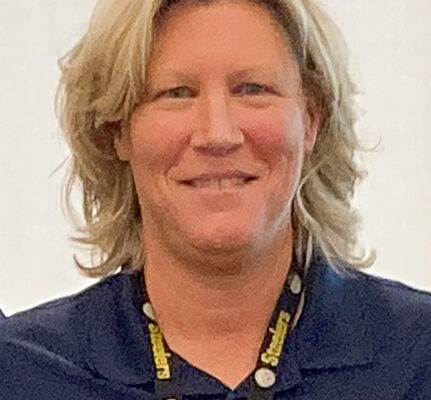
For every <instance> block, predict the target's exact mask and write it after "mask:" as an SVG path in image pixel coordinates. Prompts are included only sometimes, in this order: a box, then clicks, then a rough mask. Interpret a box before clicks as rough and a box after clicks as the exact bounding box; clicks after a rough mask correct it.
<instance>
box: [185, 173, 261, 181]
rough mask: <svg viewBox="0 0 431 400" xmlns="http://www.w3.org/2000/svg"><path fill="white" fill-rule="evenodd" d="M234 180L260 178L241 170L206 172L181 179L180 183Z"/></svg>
mask: <svg viewBox="0 0 431 400" xmlns="http://www.w3.org/2000/svg"><path fill="white" fill-rule="evenodd" d="M232 178H240V179H244V180H245V181H246V182H248V181H250V180H255V179H258V178H259V177H258V176H257V175H256V174H253V173H249V172H245V171H241V170H228V171H221V172H205V173H202V174H199V175H193V176H190V177H187V178H185V179H181V180H179V182H180V183H185V184H190V183H192V181H194V180H211V179H219V180H221V179H232Z"/></svg>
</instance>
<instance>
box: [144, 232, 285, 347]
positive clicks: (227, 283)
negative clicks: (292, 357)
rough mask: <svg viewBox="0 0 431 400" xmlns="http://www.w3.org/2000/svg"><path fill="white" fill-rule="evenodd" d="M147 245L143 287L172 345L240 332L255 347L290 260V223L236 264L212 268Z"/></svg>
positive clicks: (234, 337)
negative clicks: (268, 244) (186, 262)
mask: <svg viewBox="0 0 431 400" xmlns="http://www.w3.org/2000/svg"><path fill="white" fill-rule="evenodd" d="M147 248H150V249H151V250H152V251H150V252H148V253H147V258H146V263H145V265H144V271H143V273H144V276H145V282H146V288H147V292H148V295H149V298H150V301H151V303H152V306H153V309H154V312H155V315H156V318H157V322H158V324H159V325H160V328H161V330H162V332H163V334H164V336H165V339H166V340H167V342H168V344H169V345H170V347H171V348H174V346H173V344H174V343H177V344H178V346H180V345H181V344H180V341H181V340H182V341H186V342H188V343H192V342H194V343H199V342H203V343H205V342H208V339H209V338H210V339H211V342H212V343H219V344H222V343H224V344H226V343H229V342H233V341H238V338H241V339H242V340H247V341H248V342H249V343H250V345H251V344H252V343H254V344H255V345H256V346H257V345H258V346H259V347H260V343H261V341H262V340H263V336H264V334H265V331H266V328H267V325H268V323H269V319H270V317H271V315H272V312H273V310H274V308H275V306H276V303H277V300H278V297H279V295H280V292H281V290H282V288H283V283H284V281H285V279H286V276H287V273H288V270H289V266H290V263H291V259H292V231H291V227H289V229H288V230H287V231H286V232H284V233H283V234H282V235H279V238H278V239H277V240H276V241H275V243H273V244H272V246H271V247H270V248H267V249H261V250H260V251H259V252H258V254H254V255H253V257H248V258H246V257H244V258H242V259H239V258H238V259H236V267H235V268H233V267H232V266H229V267H226V265H224V266H221V267H220V265H219V268H218V269H217V272H215V270H214V269H212V270H209V268H208V267H207V270H206V271H204V270H202V268H195V269H194V268H191V267H190V265H184V263H182V262H179V261H178V260H176V259H174V258H172V257H170V256H169V255H168V254H167V253H166V252H163V251H155V249H156V246H155V243H151V246H148V247H147ZM202 265H203V264H202ZM207 265H209V264H207ZM223 271H229V273H223ZM232 271H235V272H234V273H233V272H232Z"/></svg>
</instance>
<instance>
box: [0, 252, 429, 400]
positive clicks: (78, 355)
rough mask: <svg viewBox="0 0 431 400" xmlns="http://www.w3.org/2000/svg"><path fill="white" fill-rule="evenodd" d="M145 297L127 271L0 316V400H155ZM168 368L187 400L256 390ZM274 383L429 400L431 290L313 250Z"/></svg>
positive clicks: (186, 368) (329, 397)
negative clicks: (338, 265)
mask: <svg viewBox="0 0 431 400" xmlns="http://www.w3.org/2000/svg"><path fill="white" fill-rule="evenodd" d="M143 298H144V297H143V293H142V290H141V288H140V275H139V272H122V273H120V274H117V275H114V276H111V277H109V278H106V279H104V280H102V281H100V282H99V283H97V284H96V285H94V286H91V287H89V288H87V289H85V290H84V291H82V292H80V293H78V294H75V295H73V296H69V297H64V298H61V299H58V300H55V301H51V302H48V303H45V304H42V305H40V306H38V307H36V308H33V309H31V310H26V311H24V312H21V313H18V314H15V315H13V316H11V317H9V318H7V319H5V320H3V321H2V322H1V323H0V399H4V400H15V399H16V400H18V399H19V400H30V399H31V400H34V399H48V400H68V399H71V400H72V399H73V400H81V399H82V400H84V399H85V400H88V399H94V400H123V399H124V400H138V399H139V400H145V399H154V398H155V397H154V379H155V368H154V365H153V360H152V351H151V345H150V338H149V334H148V330H147V323H148V321H147V319H146V317H145V316H144V315H143V313H142V303H143ZM283 299H284V297H283V293H282V294H281V296H280V299H279V304H280V305H281V306H282V305H283V304H282V303H283V301H284V300H283ZM179 312H180V311H179ZM171 361H172V366H173V368H172V370H173V374H174V376H175V378H177V379H176V387H178V388H179V390H180V392H181V396H180V397H181V398H182V399H185V400H193V399H204V400H205V399H229V400H234V399H238V400H239V399H246V398H247V392H248V388H249V387H251V385H255V384H256V383H255V382H254V377H253V374H251V375H250V376H249V377H248V378H247V379H246V380H245V381H244V382H243V383H242V384H241V385H239V386H238V387H237V388H236V389H235V390H230V389H229V388H228V387H226V386H225V385H223V384H222V383H221V382H220V381H218V380H217V379H216V378H214V377H212V376H211V375H209V374H207V373H206V372H204V371H202V370H199V369H198V368H195V367H194V366H192V365H191V364H189V363H188V362H187V361H186V360H184V359H182V358H181V357H180V356H178V355H176V354H175V353H174V354H173V355H172V357H171ZM273 388H274V391H275V396H274V399H301V400H334V399H337V400H338V399H342V400H358V399H367V400H377V399H379V400H398V399H403V400H410V399H411V400H422V399H423V400H425V399H427V400H429V399H431V295H430V294H429V293H425V292H421V291H419V290H415V289H412V288H409V287H407V286H405V285H402V284H400V283H396V282H392V281H388V280H383V279H380V278H376V277H371V276H368V275H365V274H364V273H362V272H359V271H352V273H351V275H350V276H347V275H346V276H344V275H339V274H337V273H335V272H334V271H333V270H332V269H331V268H330V267H329V266H328V264H327V263H326V261H325V259H324V258H323V257H321V255H320V254H319V253H318V252H314V255H313V259H312V262H311V266H310V270H309V273H308V275H307V282H306V298H305V306H304V310H303V313H302V316H301V318H300V320H299V322H298V324H297V326H296V327H295V329H294V331H293V332H292V333H291V335H290V336H289V337H288V338H287V339H286V343H285V346H284V352H283V354H282V355H281V358H280V364H279V368H278V374H277V379H276V382H275V384H274V387H273Z"/></svg>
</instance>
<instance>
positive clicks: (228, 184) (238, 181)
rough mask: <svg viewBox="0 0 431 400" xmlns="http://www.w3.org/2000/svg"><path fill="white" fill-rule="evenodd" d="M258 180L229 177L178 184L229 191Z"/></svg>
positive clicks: (199, 179)
mask: <svg viewBox="0 0 431 400" xmlns="http://www.w3.org/2000/svg"><path fill="white" fill-rule="evenodd" d="M257 179H258V178H257V177H255V176H231V177H213V178H196V179H189V180H184V181H181V182H180V183H181V184H183V185H186V186H189V187H192V188H213V189H230V188H240V187H244V186H247V185H251V184H252V183H253V182H255V181H256V180H257Z"/></svg>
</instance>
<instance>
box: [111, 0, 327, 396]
mask: <svg viewBox="0 0 431 400" xmlns="http://www.w3.org/2000/svg"><path fill="white" fill-rule="evenodd" d="M227 27H229V29H227ZM150 60H151V62H150V66H149V71H148V76H147V79H148V81H147V82H148V98H147V101H145V103H144V104H142V105H141V106H140V107H138V108H137V109H136V110H135V112H134V113H133V115H132V118H131V121H130V128H129V129H128V130H124V131H122V132H120V133H119V134H118V135H116V137H115V140H114V143H115V148H116V151H117V154H118V156H119V158H120V159H121V160H123V161H128V162H129V163H130V165H131V168H132V173H133V176H134V180H135V185H136V189H137V192H138V197H139V202H140V205H141V212H142V218H143V226H144V229H143V232H142V239H143V240H144V243H145V246H146V252H147V259H146V263H145V266H144V267H143V273H144V276H145V281H146V285H147V290H148V294H149V297H150V299H151V302H152V305H153V308H154V311H155V314H156V317H157V320H158V323H159V325H160V327H161V329H162V332H163V334H164V336H165V339H166V341H167V343H168V344H169V346H170V348H171V349H172V350H173V351H175V352H176V353H177V354H179V355H181V356H182V357H183V358H184V359H186V360H187V361H189V362H190V363H191V364H193V365H195V366H196V367H198V368H200V369H202V370H203V371H206V372H208V373H210V374H211V375H213V376H215V377H217V378H218V379H219V380H221V381H222V382H223V383H225V384H226V385H227V386H229V387H231V388H234V387H236V386H237V385H238V384H239V383H240V382H241V381H242V380H243V379H244V378H246V377H247V375H248V374H249V373H250V372H252V370H253V369H254V366H255V363H256V360H257V357H258V351H259V348H260V345H261V342H262V340H263V336H264V334H265V331H266V328H267V325H268V322H269V318H270V316H271V313H272V311H273V309H274V307H275V305H276V302H277V299H278V297H279V294H280V292H281V289H282V285H283V283H284V280H285V278H286V274H287V273H288V269H289V265H290V261H291V254H292V228H291V203H292V199H293V196H294V193H295V190H296V187H297V185H298V182H299V178H300V174H301V169H302V163H303V158H304V154H305V153H306V152H309V151H311V150H312V147H313V145H314V142H315V138H316V132H317V128H318V122H319V118H318V116H317V115H316V114H315V113H314V112H313V111H312V110H310V107H308V106H307V102H306V101H305V99H304V97H303V94H302V89H301V81H300V76H299V73H298V68H297V65H296V62H295V60H294V58H293V56H292V54H291V52H290V49H289V47H288V45H287V42H286V40H285V39H284V37H283V36H282V33H281V28H279V26H278V25H275V23H274V22H273V20H272V18H271V16H270V14H269V13H268V12H267V11H266V10H264V9H262V8H260V7H259V6H256V5H254V4H251V3H246V2H242V1H237V2H226V1H224V0H222V1H218V2H215V3H211V4H209V5H193V4H188V3H183V4H180V5H179V6H177V8H176V9H175V10H174V11H173V13H172V14H171V15H170V16H169V18H168V19H167V20H166V22H165V25H164V28H163V30H162V31H161V32H160V35H159V37H158V39H157V41H156V43H155V46H154V52H153V53H152V55H151V59H150ZM241 71H242V72H241ZM244 71H247V72H244ZM255 84H257V85H255ZM175 88H180V89H177V90H172V89H175ZM227 169H240V170H243V171H248V172H251V173H253V174H255V175H257V176H258V177H259V178H258V179H257V180H256V181H254V182H253V183H252V184H251V185H247V186H246V187H243V188H241V189H237V190H234V191H231V192H229V193H227V194H226V193H225V194H221V193H220V192H218V193H214V192H212V193H209V192H208V191H205V190H201V189H191V188H190V187H187V186H185V185H183V184H180V183H179V180H182V179H185V178H189V177H191V176H196V175H199V174H201V173H204V172H207V171H214V170H217V171H221V170H223V171H224V170H227ZM179 311H180V312H179Z"/></svg>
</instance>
